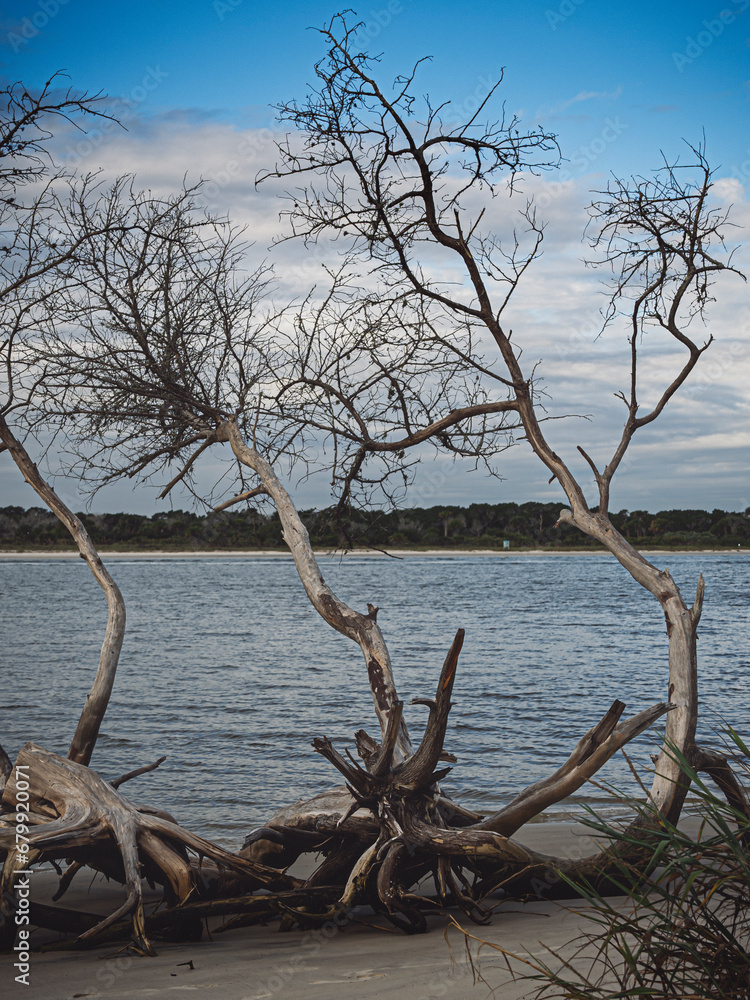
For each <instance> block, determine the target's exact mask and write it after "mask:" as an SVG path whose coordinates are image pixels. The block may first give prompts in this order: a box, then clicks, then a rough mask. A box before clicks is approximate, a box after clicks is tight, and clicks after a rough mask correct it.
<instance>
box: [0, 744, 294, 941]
mask: <svg viewBox="0 0 750 1000" xmlns="http://www.w3.org/2000/svg"><path fill="white" fill-rule="evenodd" d="M19 785H20V788H19ZM2 804H3V807H4V810H5V812H6V814H5V815H4V816H2V817H0V852H2V856H3V857H4V865H3V872H2V876H0V907H1V908H2V909H0V912H2V913H3V914H4V915H5V916H6V918H8V917H10V916H11V914H12V911H13V909H14V906H13V903H12V900H13V890H14V882H15V879H16V875H17V873H18V872H19V871H22V870H24V869H26V868H27V867H28V865H29V863H31V862H32V861H43V860H51V859H59V858H71V859H73V860H74V861H77V860H79V859H81V860H83V862H84V863H86V864H88V865H90V866H91V867H94V868H99V869H100V870H102V871H104V872H105V873H106V874H108V875H111V876H112V877H114V878H116V879H118V880H119V881H121V882H123V883H124V885H125V888H126V899H125V901H124V903H123V904H122V906H120V907H119V908H118V909H117V910H115V911H114V912H113V913H111V914H110V915H109V916H107V917H105V918H104V919H100V920H99V921H98V922H97V923H96V924H95V925H94V926H91V927H88V928H87V929H86V930H84V931H83V932H82V933H81V934H80V936H79V937H78V939H77V943H78V944H79V945H86V944H87V943H90V942H91V940H92V939H94V938H96V937H97V936H99V935H101V934H102V932H104V931H105V930H106V929H107V928H109V927H111V926H112V925H114V924H116V923H117V922H118V921H121V920H122V919H123V918H125V917H129V918H130V921H131V925H132V937H133V943H134V945H135V947H136V948H137V949H138V950H139V951H141V952H142V953H143V954H153V949H152V946H151V944H150V942H149V940H148V937H147V934H146V926H145V920H144V912H143V891H142V877H143V876H145V877H146V878H148V879H149V880H150V881H152V882H156V883H158V884H160V885H162V886H163V887H164V898H165V901H166V902H167V904H168V905H169V906H172V907H181V906H184V904H185V903H187V902H188V901H194V900H200V899H201V898H205V897H206V896H207V895H215V894H216V893H220V892H221V890H222V885H221V883H220V884H218V885H217V884H216V878H215V877H216V875H217V874H224V875H225V876H226V878H225V879H224V882H225V883H226V886H228V887H230V888H231V889H233V890H235V892H236V889H237V887H238V886H241V887H242V888H244V889H245V890H248V889H258V888H267V889H272V890H280V891H289V890H292V889H296V888H298V886H299V882H298V880H296V879H293V878H291V877H290V876H287V875H284V874H282V873H280V872H279V871H277V870H275V869H268V868H265V867H264V866H262V865H260V864H257V863H256V862H253V861H250V860H248V859H245V858H241V857H239V856H237V855H235V854H232V853H230V852H229V851H226V850H224V849H223V848H222V847H219V846H218V845H217V844H213V843H211V842H210V841H208V840H206V839H204V838H203V837H199V836H196V835H195V834H193V833H190V832H189V831H188V830H185V829H183V828H182V827H181V826H179V825H178V824H177V823H175V822H174V820H172V819H171V818H170V817H168V816H167V815H166V814H165V813H162V812H160V811H158V810H153V809H148V808H145V807H139V806H136V805H133V804H132V803H130V802H129V801H128V800H127V799H125V798H123V797H122V796H121V795H120V794H119V792H117V791H116V789H114V788H113V787H112V785H111V784H109V783H108V782H106V781H104V779H103V778H101V777H99V775H98V774H96V773H95V772H94V771H92V770H91V769H90V768H87V767H84V766H82V765H80V764H76V763H74V762H73V761H70V760H66V759H65V758H64V757H59V756H58V755H57V754H54V753H50V752H49V751H48V750H45V749H43V748H42V747H40V746H36V745H35V744H33V743H27V744H26V746H25V747H24V748H23V749H22V750H21V752H20V753H19V755H18V758H17V760H16V762H15V767H14V768H13V771H12V773H11V776H10V779H9V781H8V782H7V785H6V787H5V791H4V793H3V799H2ZM8 814H9V815H8ZM191 855H193V856H194V860H191ZM205 862H208V864H206V863H205ZM77 867H80V865H78V866H77ZM69 883H70V879H65V880H64V882H63V886H62V889H63V891H64V889H65V888H67V885H68V884H69ZM212 883H213V884H212ZM60 895H61V893H58V897H57V898H59V896H60ZM189 912H190V911H188V913H189ZM11 922H12V921H11Z"/></svg>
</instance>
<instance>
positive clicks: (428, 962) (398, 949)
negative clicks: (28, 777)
mask: <svg viewBox="0 0 750 1000" xmlns="http://www.w3.org/2000/svg"><path fill="white" fill-rule="evenodd" d="M518 839H519V840H520V841H521V842H523V843H525V844H527V845H528V846H529V847H533V848H535V849H537V850H542V851H547V852H549V853H555V854H559V855H568V856H571V857H575V856H581V855H584V854H587V853H590V851H591V849H592V842H591V840H590V838H589V837H588V836H587V835H586V833H585V831H584V829H583V828H582V827H580V826H576V825H575V824H571V823H533V824H530V825H528V826H527V827H526V828H525V829H524V831H523V835H522V836H519V837H518ZM33 880H34V881H33V886H34V896H33V898H34V899H35V900H37V901H39V902H49V901H50V897H51V894H52V893H53V892H54V890H55V888H56V885H57V878H56V876H55V874H54V872H52V871H39V872H36V873H35V874H34V876H33ZM122 901H123V894H122V888H121V887H120V886H118V885H117V884H107V883H106V882H105V881H104V880H103V879H101V878H97V879H96V880H95V881H94V883H93V884H92V883H91V878H90V876H88V877H87V875H86V873H84V872H82V873H79V875H78V876H77V877H76V880H75V882H74V883H73V887H72V888H71V889H70V890H69V892H68V894H67V895H66V897H65V898H64V900H63V901H62V902H61V904H60V905H66V906H68V907H72V908H79V909H83V910H88V911H89V912H101V913H106V912H111V910H112V909H114V908H115V907H116V906H117V905H119V903H121V902H122ZM569 906H573V907H575V908H576V909H578V910H580V908H581V902H580V900H578V901H570V902H569V903H566V902H562V903H541V902H539V903H530V904H518V903H505V904H501V905H500V906H499V907H498V909H497V911H496V913H495V916H494V918H493V921H492V923H491V924H490V925H489V926H487V927H477V926H476V925H474V924H471V923H470V922H469V921H467V920H466V919H462V920H461V922H462V924H463V925H464V926H465V927H466V928H467V930H469V931H470V933H472V934H477V935H478V936H481V937H483V938H485V939H486V940H488V941H492V942H495V943H497V944H500V945H501V946H502V947H503V948H505V949H507V950H509V951H512V952H515V953H517V954H527V955H532V956H533V955H546V957H548V958H550V960H551V961H553V959H551V956H549V955H548V954H547V953H546V952H545V949H544V947H543V944H542V942H543V943H544V944H546V945H549V946H551V947H553V948H555V949H562V950H563V952H565V950H566V948H565V946H566V945H567V944H568V942H570V941H571V939H573V938H574V937H575V936H576V934H577V933H579V932H580V929H581V928H582V927H583V926H585V924H586V921H585V920H584V919H583V918H582V917H581V916H579V915H578V914H576V913H573V912H571V911H570V910H569V909H568V907H569ZM220 922H221V921H220V920H218V919H217V920H216V921H215V922H214V926H217V925H218V924H219V923H220ZM371 922H374V920H373V917H372V916H371V915H370V914H369V913H368V912H367V911H358V913H357V917H356V918H355V919H354V920H353V921H351V922H349V923H348V924H347V925H346V926H343V927H336V926H334V925H332V924H331V925H328V926H327V927H326V928H324V929H322V930H319V931H304V932H303V931H292V932H289V933H279V932H278V930H277V929H276V927H275V926H274V925H269V926H267V927H247V928H240V929H237V930H234V931H228V932H226V933H214V934H213V936H212V938H211V939H209V938H208V937H206V936H205V935H204V940H202V941H200V942H198V943H188V944H169V943H164V942H157V944H156V947H157V951H158V955H157V957H155V958H142V957H139V956H131V955H128V954H126V953H121V954H117V953H115V951H114V948H113V946H111V945H110V946H107V947H104V948H99V949H94V950H91V951H86V952H74V953H71V952H44V953H32V955H31V959H30V973H29V980H30V985H29V986H28V987H27V986H24V985H21V984H19V983H16V982H15V981H14V976H15V975H16V974H17V971H16V970H14V968H13V962H14V959H13V958H12V957H11V956H9V955H2V956H0V996H3V997H17V996H18V997H20V996H26V997H33V998H34V1000H69V998H74V997H89V998H92V1000H93V998H97V997H107V998H110V1000H120V998H123V1000H124V998H140V997H175V1000H176V998H178V997H181V996H185V995H191V994H192V995H197V996H199V997H204V996H205V997H216V998H217V1000H267V998H271V997H273V998H281V1000H283V998H291V997H295V998H301V1000H359V998H362V1000H364V998H385V997H403V998H406V1000H435V998H438V997H443V996H445V997H451V998H456V1000H464V998H471V1000H479V998H484V997H487V996H488V985H489V986H490V987H492V988H497V987H499V989H498V990H497V992H496V993H495V994H494V996H495V997H496V998H500V1000H516V998H521V997H523V996H525V995H527V994H528V993H529V992H530V991H531V990H532V989H533V983H528V982H527V983H512V982H510V983H509V982H508V978H509V977H508V973H507V970H506V969H505V965H504V961H503V959H502V956H501V955H500V954H499V953H498V952H496V951H492V950H491V949H488V948H484V949H482V951H481V953H480V954H479V955H478V967H479V971H480V972H481V975H482V976H483V977H484V979H485V980H486V982H482V981H481V980H477V979H475V976H474V973H473V972H472V968H471V964H470V963H469V962H468V961H467V958H466V953H465V938H464V936H463V935H462V934H461V933H460V932H459V931H457V930H455V929H452V930H450V931H448V933H447V934H446V928H447V927H448V921H447V920H446V918H444V917H436V918H433V919H432V923H431V927H430V930H429V932H428V933H427V934H423V935H419V936H415V937H409V936H407V935H405V934H401V933H399V932H394V931H393V930H392V929H390V930H387V929H378V928H377V927H374V926H372V924H371ZM55 937H56V935H54V934H52V933H49V932H41V931H37V932H35V936H34V938H33V939H32V940H33V941H35V942H36V944H37V945H38V944H39V943H42V941H44V940H47V941H49V940H54V939H55ZM446 938H447V940H446ZM569 950H570V949H568V951H569ZM473 951H474V953H475V961H476V958H477V956H476V952H477V946H476V945H474V947H473Z"/></svg>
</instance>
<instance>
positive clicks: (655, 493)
mask: <svg viewBox="0 0 750 1000" xmlns="http://www.w3.org/2000/svg"><path fill="white" fill-rule="evenodd" d="M617 96H618V92H617V91H616V92H614V93H611V94H606V93H598V92H593V91H591V92H581V93H579V94H577V95H576V96H575V97H573V98H571V99H570V100H569V101H567V102H563V105H560V107H563V106H564V107H568V106H572V105H573V104H577V103H583V102H585V101H588V100H592V99H595V98H599V97H606V98H609V99H615V98H616V97H617ZM275 138H276V136H275V135H274V134H273V133H272V132H271V131H270V130H268V129H236V128H233V127H231V126H230V125H228V124H225V123H222V122H220V121H215V120H211V119H210V118H209V119H206V118H205V116H199V117H198V118H196V117H195V116H191V115H189V114H187V115H178V114H172V115H170V116H167V117H165V118H164V119H161V120H154V121H151V122H141V121H140V120H137V119H136V120H133V121H131V123H130V131H129V132H128V133H122V132H120V131H114V130H113V131H110V132H108V133H107V134H105V135H103V136H102V137H101V138H100V140H99V141H96V142H94V141H92V137H91V136H90V137H89V138H88V140H87V141H88V142H89V144H90V145H91V150H90V151H89V152H88V153H87V155H85V156H81V154H80V150H79V151H78V152H77V147H76V142H77V141H78V142H83V140H81V139H80V137H76V136H70V135H69V136H66V137H65V138H64V140H63V142H62V152H63V154H66V151H67V155H68V156H69V157H70V155H71V153H72V154H75V155H77V156H78V157H79V160H80V162H79V164H78V166H79V169H81V170H84V171H85V170H89V169H94V168H96V167H101V169H102V170H103V171H104V173H105V175H107V176H112V177H113V176H115V175H116V174H120V173H123V172H130V173H135V174H136V175H137V177H138V181H139V183H140V185H141V186H143V187H148V188H151V189H152V190H153V191H154V192H155V193H160V194H165V193H167V192H169V191H171V190H174V189H176V188H177V187H179V185H180V184H181V182H182V179H183V177H186V178H187V180H188V182H192V181H196V180H198V178H200V177H203V178H205V179H206V181H207V185H206V193H207V197H208V203H209V204H210V207H211V208H212V210H215V211H217V212H218V213H227V214H229V215H230V216H231V217H232V219H233V220H234V221H235V222H236V223H239V224H242V225H245V226H247V235H248V237H249V238H250V239H252V240H254V241H255V247H254V249H253V251H252V252H253V254H254V255H255V256H256V257H257V259H258V260H260V259H263V258H268V259H269V260H272V261H273V262H274V263H275V265H276V267H277V274H278V278H279V295H280V297H281V298H282V299H286V298H289V297H292V296H297V297H300V296H303V295H304V294H305V293H306V292H307V290H308V289H309V287H310V286H311V285H313V284H315V282H316V281H320V280H321V278H322V277H323V276H324V271H323V266H322V265H323V263H324V262H325V260H326V259H334V260H335V257H334V258H331V257H330V256H329V255H330V254H331V248H330V247H326V248H323V249H322V250H319V251H315V250H314V249H305V248H304V246H303V245H302V244H301V243H300V242H292V243H285V244H283V245H282V246H281V247H277V248H275V249H269V248H270V247H271V244H272V243H273V241H274V238H275V237H278V236H279V235H280V234H283V233H284V232H285V223H284V221H283V220H282V221H280V220H279V211H280V208H281V207H283V206H282V205H281V202H280V199H279V194H280V191H281V186H280V185H279V184H273V183H268V184H264V185H261V186H260V187H256V186H255V178H256V175H257V173H258V172H259V171H260V170H261V169H263V168H268V167H270V166H272V164H273V162H274V159H275V148H274V140H275ZM81 150H83V151H84V152H85V150H86V148H85V147H83V146H81ZM592 185H593V186H595V187H598V186H601V183H600V178H597V177H596V175H586V176H581V177H577V178H574V179H569V180H567V181H565V182H560V181H551V180H549V179H545V178H540V177H532V176H528V177H525V178H523V185H522V189H523V191H524V194H528V195H532V194H533V195H534V196H535V197H536V198H537V199H538V200H539V202H540V204H541V205H542V206H543V210H542V212H541V214H542V215H543V216H544V217H545V218H546V219H547V220H548V228H547V230H546V233H545V240H544V243H543V254H542V256H541V257H540V258H539V260H537V261H536V262H535V264H534V265H532V267H531V268H530V269H529V271H528V272H527V273H526V275H525V276H524V280H523V283H522V285H521V287H520V288H519V290H518V292H517V294H516V295H515V296H514V298H513V300H512V302H511V304H510V306H509V308H508V310H507V314H506V316H505V320H506V324H507V327H508V328H510V329H512V330H513V331H514V341H515V342H516V343H517V344H518V345H519V346H522V347H523V352H524V353H523V362H524V364H526V366H527V369H530V368H531V367H532V366H533V364H534V363H535V362H536V361H537V360H541V365H540V368H539V374H540V375H541V376H542V377H543V379H544V382H545V387H546V390H547V392H548V393H549V396H550V399H549V402H548V410H549V413H550V414H551V415H560V414H565V413H579V414H580V413H586V414H592V415H593V418H594V419H593V421H592V422H588V421H581V420H570V421H561V422H555V423H554V424H548V425H547V428H548V431H549V435H550V439H551V441H552V442H553V444H554V446H555V447H556V448H557V449H558V451H559V452H560V453H561V454H562V456H563V457H564V458H565V459H566V460H569V461H570V462H571V464H573V465H575V466H576V468H577V469H579V471H581V473H582V475H583V477H584V478H585V479H586V482H589V481H590V473H589V471H588V470H587V468H586V467H585V466H583V465H582V464H581V462H580V461H579V457H578V455H577V452H576V446H577V445H578V444H581V445H583V446H584V447H586V448H587V450H590V451H591V452H592V453H595V454H596V457H597V461H600V462H602V463H604V462H606V460H607V459H608V458H609V456H610V455H611V452H612V450H613V448H614V447H615V445H616V442H617V440H618V439H619V436H620V433H621V426H622V420H623V418H624V412H625V408H624V406H623V405H622V403H620V402H618V401H617V400H616V399H615V398H614V393H615V392H616V391H617V390H621V389H626V388H627V383H628V377H629V376H628V345H627V332H628V331H627V324H625V323H622V324H620V325H619V326H615V327H614V328H613V329H610V330H608V331H607V332H606V333H605V335H604V336H602V337H600V338H598V337H597V335H598V331H599V329H600V323H601V316H600V309H601V307H602V305H603V304H604V301H605V299H604V296H603V294H602V289H601V284H600V277H601V276H600V275H599V274H598V273H596V272H593V271H591V270H587V269H586V268H585V267H584V266H583V264H582V258H583V257H585V256H587V255H588V250H587V247H586V245H585V243H583V242H582V234H583V229H584V226H585V223H586V219H587V216H586V204H587V201H588V200H589V195H588V189H589V188H590V187H591V186H592ZM713 196H714V200H715V202H716V203H717V204H720V203H721V204H723V203H729V202H734V204H735V208H734V217H735V218H736V219H737V221H738V222H741V223H743V224H748V223H750V203H748V199H747V197H746V195H745V190H744V188H743V186H742V184H741V183H740V182H739V181H738V180H737V179H733V178H722V179H721V180H719V181H718V182H717V184H716V186H715V188H714V192H713ZM511 210H512V206H511V204H510V203H509V202H508V200H507V198H504V197H503V196H502V195H500V196H498V197H496V198H495V199H494V200H493V201H491V202H490V204H489V208H488V215H487V219H486V221H489V222H491V223H492V225H493V226H495V227H496V228H497V229H498V230H500V231H504V232H506V233H510V231H511V230H512V224H513V217H512V214H511ZM749 261H750V255H748V252H747V250H740V251H739V254H738V257H737V264H738V266H743V265H744V267H745V269H747V265H748V262H749ZM451 267H453V265H451ZM448 273H450V274H454V273H455V275H456V276H457V277H458V278H459V280H460V272H458V271H449V272H448ZM708 315H709V322H708V326H707V331H708V332H710V333H711V334H713V336H714V337H715V341H716V342H715V344H714V345H712V347H711V349H710V352H709V353H708V355H707V356H706V358H705V359H704V360H703V362H702V363H701V367H700V368H699V370H698V371H697V372H696V373H695V374H694V375H693V376H692V377H691V381H690V383H689V385H688V386H687V387H686V390H685V391H684V392H683V393H682V395H681V396H678V397H677V399H675V401H674V402H673V403H670V404H669V406H668V407H667V411H665V414H664V416H663V418H661V419H660V420H659V421H657V422H656V423H655V424H653V425H650V426H649V427H646V428H644V429H643V430H642V431H640V432H639V435H638V436H637V440H636V444H635V446H634V448H633V456H632V461H631V464H630V465H629V466H626V467H625V468H624V469H623V472H622V474H621V476H620V479H621V484H620V486H618V487H617V490H616V491H615V492H616V495H619V496H620V497H621V500H620V501H616V503H617V502H619V503H620V505H621V506H631V505H632V506H641V507H651V508H658V507H665V506H680V505H683V506H691V507H706V506H712V505H713V506H718V507H725V508H727V509H731V508H732V507H733V506H734V505H735V504H737V503H739V502H740V499H741V498H742V497H743V496H747V495H748V494H749V493H750V488H749V487H748V486H747V485H745V484H747V471H746V470H747V464H748V463H747V458H748V447H750V431H749V430H748V424H747V422H746V421H744V422H743V423H740V422H739V415H740V414H743V415H745V416H746V412H747V386H748V384H750V304H749V303H748V298H747V289H746V287H745V286H744V285H743V283H742V282H741V281H740V279H736V278H733V277H732V276H730V277H724V276H721V277H720V279H719V282H718V284H717V302H716V303H715V304H712V305H711V306H710V307H709V313H708ZM642 356H643V360H644V362H646V365H647V366H646V368H645V369H644V374H643V376H642V378H641V392H642V396H643V403H644V406H647V405H649V404H650V405H653V403H654V402H655V400H656V399H657V398H658V395H659V393H660V392H661V391H663V388H664V386H665V385H667V384H668V382H669V380H670V379H671V378H672V377H673V375H674V373H675V371H677V370H678V368H679V365H680V364H681V362H682V358H683V357H684V354H682V353H681V352H680V350H679V349H678V350H677V351H676V350H675V349H674V347H673V346H672V345H671V344H667V343H666V342H665V341H664V340H663V339H661V338H659V337H658V336H654V337H650V338H648V339H647V341H646V342H645V343H644V345H643V348H642ZM728 423H729V426H727V424H728ZM698 428H699V429H698ZM523 447H525V446H522V448H516V449H514V450H513V451H512V452H510V453H509V454H508V455H507V456H503V459H502V461H501V465H502V466H503V467H504V468H505V469H507V470H508V472H507V474H508V476H509V477H511V480H512V482H509V483H508V484H506V485H503V486H502V487H501V488H498V486H497V483H496V482H494V481H492V480H487V479H484V478H482V476H481V473H472V474H471V475H468V474H467V473H466V472H465V470H464V469H463V468H462V467H461V466H458V465H453V464H452V463H451V462H450V461H442V460H441V462H440V463H439V466H440V468H441V470H442V471H441V475H444V477H445V478H444V481H443V482H442V484H441V487H440V488H441V490H442V493H441V496H444V499H445V501H446V502H448V500H449V499H450V498H451V496H453V497H454V498H455V497H458V498H463V499H464V500H465V501H467V502H468V501H470V500H476V499H482V500H487V501H493V500H495V501H497V500H499V499H501V498H503V497H505V498H508V497H509V496H511V497H512V498H516V499H528V498H542V497H544V498H548V499H549V498H553V497H554V496H555V495H557V493H556V488H555V487H554V486H553V487H548V486H547V485H546V480H547V473H546V470H545V469H544V468H543V467H542V466H541V464H540V463H539V462H538V461H536V460H535V459H533V458H531V459H530V458H529V456H528V455H527V454H524V453H523ZM432 468H434V466H433V465H432V464H431V463H428V464H427V465H426V466H425V469H424V470H423V472H422V473H420V478H419V481H418V488H417V490H416V492H415V494H414V496H413V497H412V499H413V501H414V502H416V503H422V502H426V500H424V498H423V499H420V496H421V495H422V493H424V490H425V489H426V490H427V492H429V483H428V487H424V488H422V487H420V486H419V482H421V481H422V480H424V481H425V482H428V480H429V474H430V469H432ZM667 475H668V476H671V477H672V479H673V485H672V487H666V486H665V485H664V483H665V477H666V476H667ZM324 480H325V477H317V478H316V479H315V480H314V481H313V482H312V484H311V485H308V486H307V487H306V488H304V489H303V490H302V494H301V495H302V503H303V506H305V505H312V504H321V503H325V502H327V498H328V487H327V485H325V481H324ZM4 482H7V477H5V476H4ZM318 484H319V485H318ZM670 489H672V490H673V494H674V495H673V496H672V498H671V499H670V498H669V495H668V494H669V490H670ZM420 490H421V491H422V493H420ZM10 492H11V493H12V492H13V491H12V490H11V491H10ZM6 495H10V494H6ZM425 495H426V494H425ZM118 497H119V498H120V499H118ZM722 497H723V499H722ZM7 502H18V503H21V502H26V501H22V500H20V499H15V500H14V499H13V498H12V497H11V499H9V500H8V501H7ZM150 502H151V501H150V499H149V501H148V503H149V504H150ZM175 502H176V503H177V504H178V505H179V503H180V502H182V503H184V502H185V501H184V500H182V501H180V500H176V501H175ZM435 502H439V501H438V500H435ZM107 505H109V506H111V507H116V506H119V507H120V508H128V507H131V508H132V507H133V495H132V493H130V492H129V491H123V492H122V493H118V492H117V489H114V488H113V489H112V490H111V491H109V493H108V494H104V495H102V497H100V498H99V499H98V500H97V501H96V507H97V509H102V508H103V507H104V506H107ZM147 509H148V508H147Z"/></svg>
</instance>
